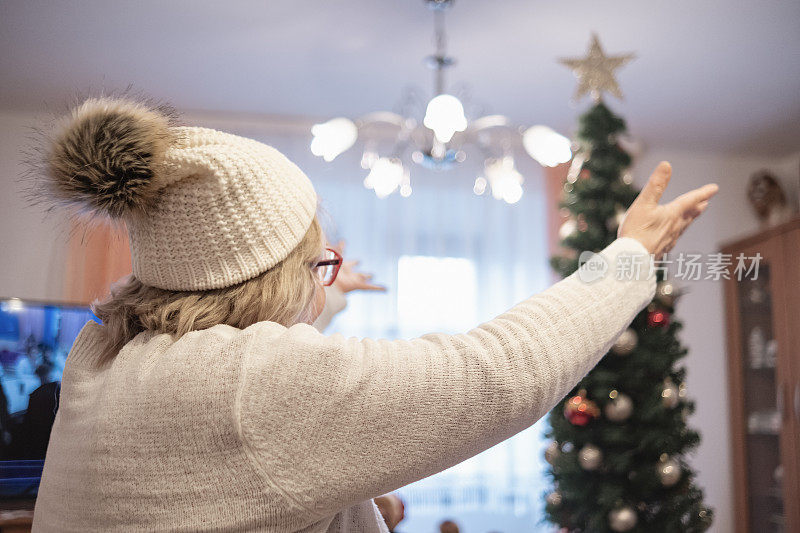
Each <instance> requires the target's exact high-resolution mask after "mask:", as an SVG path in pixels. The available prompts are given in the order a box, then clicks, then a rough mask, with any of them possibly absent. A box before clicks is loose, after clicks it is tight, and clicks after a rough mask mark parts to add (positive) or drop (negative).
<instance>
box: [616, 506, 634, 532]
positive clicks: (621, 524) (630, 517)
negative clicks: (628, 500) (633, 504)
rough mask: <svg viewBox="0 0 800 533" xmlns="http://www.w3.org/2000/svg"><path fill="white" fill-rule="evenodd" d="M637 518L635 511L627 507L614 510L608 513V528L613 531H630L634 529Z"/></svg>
mask: <svg viewBox="0 0 800 533" xmlns="http://www.w3.org/2000/svg"><path fill="white" fill-rule="evenodd" d="M638 521H639V517H637V516H636V511H634V510H633V509H631V508H630V507H628V506H625V507H620V508H618V509H614V510H613V511H611V512H610V513H608V526H609V527H610V528H611V529H613V530H614V531H630V530H631V529H633V528H634V527H636V522H638Z"/></svg>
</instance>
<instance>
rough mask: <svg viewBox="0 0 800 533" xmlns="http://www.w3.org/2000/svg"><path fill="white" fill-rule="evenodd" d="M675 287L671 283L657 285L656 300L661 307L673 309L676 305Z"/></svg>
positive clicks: (665, 282) (664, 282)
mask: <svg viewBox="0 0 800 533" xmlns="http://www.w3.org/2000/svg"><path fill="white" fill-rule="evenodd" d="M675 296H677V294H676V292H675V285H673V284H672V283H671V282H669V281H662V282H659V284H658V285H656V300H658V303H660V304H661V305H666V306H667V307H672V306H673V305H674V304H675Z"/></svg>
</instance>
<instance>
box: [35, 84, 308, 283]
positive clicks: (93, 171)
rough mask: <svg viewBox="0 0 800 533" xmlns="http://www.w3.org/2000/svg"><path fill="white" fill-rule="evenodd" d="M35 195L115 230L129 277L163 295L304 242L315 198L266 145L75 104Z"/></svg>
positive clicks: (265, 265)
mask: <svg viewBox="0 0 800 533" xmlns="http://www.w3.org/2000/svg"><path fill="white" fill-rule="evenodd" d="M46 170H47V172H46V176H47V179H46V180H45V182H44V185H45V189H46V193H47V194H48V195H49V197H51V198H55V199H57V200H59V201H61V202H66V203H68V204H71V205H75V206H77V207H78V208H79V209H81V210H82V211H88V212H90V213H92V214H100V215H106V216H110V217H112V218H116V219H121V220H123V221H124V222H125V224H126V226H127V228H128V232H129V234H130V246H131V255H132V257H133V274H134V275H135V276H136V277H137V278H138V279H139V280H140V281H142V283H145V284H146V285H150V286H153V287H158V288H161V289H168V290H176V291H177V290H206V289H216V288H221V287H227V286H230V285H235V284H237V283H240V282H242V281H245V280H247V279H250V278H253V277H254V276H257V275H258V274H261V273H262V272H265V271H266V270H268V269H270V268H271V267H272V266H274V265H275V264H277V263H279V262H280V261H281V260H283V259H284V258H285V257H286V256H287V255H288V254H289V252H291V250H292V249H294V247H295V246H297V244H298V243H299V242H300V240H301V239H302V238H303V236H304V235H305V233H306V231H307V230H308V228H309V226H310V225H311V221H312V219H313V218H314V215H315V212H316V207H317V197H316V194H315V192H314V188H313V187H312V185H311V182H310V181H309V179H308V177H306V175H305V174H303V172H302V171H301V170H300V169H299V168H297V166H296V165H294V164H293V163H292V162H291V161H289V160H288V159H287V158H286V157H285V156H283V154H281V153H280V152H278V151H277V150H275V149H274V148H272V147H270V146H267V145H265V144H262V143H259V142H257V141H254V140H251V139H245V138H243V137H238V136H236V135H231V134H228V133H223V132H220V131H216V130H212V129H207V128H194V127H178V126H176V125H175V120H174V115H173V114H171V113H170V112H169V110H168V109H165V108H164V107H153V106H150V105H147V104H145V103H139V102H135V101H132V100H127V99H113V98H96V99H89V100H86V101H85V102H84V103H83V104H82V105H80V106H78V107H76V108H75V109H73V110H72V113H71V115H70V116H69V117H67V118H66V119H65V120H64V123H63V124H62V126H61V127H60V128H59V130H58V133H57V134H56V136H55V137H54V138H53V140H52V141H51V143H50V145H49V147H48V150H47V161H46Z"/></svg>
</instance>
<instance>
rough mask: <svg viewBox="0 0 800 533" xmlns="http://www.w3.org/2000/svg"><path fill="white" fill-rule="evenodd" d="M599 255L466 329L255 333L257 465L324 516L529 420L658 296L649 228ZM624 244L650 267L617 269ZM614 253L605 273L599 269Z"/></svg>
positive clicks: (252, 436)
mask: <svg viewBox="0 0 800 533" xmlns="http://www.w3.org/2000/svg"><path fill="white" fill-rule="evenodd" d="M600 255H601V256H602V257H603V258H604V261H603V260H601V261H600V262H599V263H598V262H597V261H593V262H592V263H593V264H592V265H590V266H586V265H584V267H582V268H581V269H580V270H579V271H578V272H576V273H575V274H573V275H572V276H570V277H568V278H566V279H564V280H562V281H560V282H559V283H557V284H555V285H554V286H552V287H551V288H549V289H548V290H546V291H544V292H543V293H541V294H539V295H536V296H533V297H531V298H529V299H527V300H525V301H523V302H521V303H519V304H517V305H516V306H514V307H513V308H511V309H510V310H509V311H507V312H505V313H503V314H502V315H500V316H498V317H497V318H495V319H493V320H490V321H489V322H486V323H484V324H481V325H480V326H478V327H477V328H475V329H473V330H471V331H469V332H468V333H466V334H460V335H445V334H430V335H425V336H423V337H420V338H417V339H413V340H395V341H388V340H371V339H363V340H358V339H355V338H349V339H346V338H344V337H342V336H341V335H333V336H330V337H326V336H324V335H322V334H320V333H319V332H318V331H317V330H315V329H313V328H312V327H310V326H307V325H296V326H292V327H291V328H288V329H283V330H281V331H280V332H275V331H273V330H269V331H270V332H271V333H268V332H266V331H265V332H264V333H255V334H254V335H253V341H252V343H251V345H250V348H249V350H248V353H247V355H246V360H245V363H244V365H245V368H244V371H243V378H242V382H241V384H240V388H241V390H240V395H239V396H240V402H239V405H238V408H239V416H240V423H241V428H242V439H243V441H244V442H245V445H246V446H247V447H248V449H249V452H250V454H251V457H252V458H253V460H254V463H255V464H256V466H257V468H259V469H260V470H261V472H262V474H263V475H264V476H265V477H266V479H267V480H268V481H269V482H270V483H271V484H272V486H273V487H274V488H276V489H277V490H279V491H281V492H282V493H283V495H284V496H285V497H286V498H288V499H289V500H291V501H292V502H293V503H294V504H296V505H298V506H300V508H301V509H304V510H305V511H306V512H308V513H311V514H312V515H318V516H324V515H325V514H326V513H333V512H336V511H337V510H339V509H342V508H344V507H346V506H348V505H351V504H353V503H355V502H358V501H362V500H365V499H368V498H371V497H374V496H377V495H379V494H384V493H386V492H390V491H392V490H395V489H397V488H399V487H402V486H404V485H407V484H409V483H411V482H414V481H416V480H419V479H422V478H424V477H427V476H430V475H432V474H435V473H437V472H440V471H442V470H445V469H447V468H449V467H451V466H453V465H455V464H457V463H460V462H461V461H464V460H465V459H468V458H469V457H472V456H474V455H476V454H478V453H480V452H482V451H484V450H486V449H488V448H490V447H492V446H494V445H495V444H497V443H499V442H501V441H503V440H505V439H507V438H509V437H511V436H512V435H515V434H516V433H518V432H519V431H521V430H523V429H525V428H527V427H529V426H531V425H532V424H533V423H534V422H536V420H538V419H539V418H540V417H542V416H543V415H544V414H545V413H547V412H548V411H549V410H550V409H551V408H552V407H553V406H554V405H555V404H556V403H557V402H558V401H559V400H560V399H561V398H563V396H564V395H565V394H566V393H567V392H569V390H570V389H572V388H573V387H574V386H575V384H576V383H577V382H578V381H579V380H580V379H581V378H582V377H583V376H584V375H585V374H586V373H587V372H588V371H589V370H590V369H591V368H592V367H593V366H594V365H595V364H597V362H598V361H599V359H600V358H601V357H602V356H603V355H604V354H605V353H606V352H607V351H608V349H609V348H610V346H611V344H612V343H613V342H614V340H616V338H617V337H618V336H619V334H620V333H621V332H622V331H623V330H624V329H625V328H626V327H627V326H628V325H629V324H630V322H631V321H632V320H633V318H634V317H635V316H636V314H637V313H638V312H639V311H640V310H641V309H642V308H643V307H644V306H645V305H647V303H649V301H650V300H651V299H652V297H653V294H654V291H655V280H654V278H653V277H652V275H651V274H652V263H651V260H650V258H649V255H647V252H646V250H645V248H644V247H643V246H642V245H641V244H640V243H639V242H638V241H635V240H633V239H630V238H626V239H618V240H617V241H615V242H614V243H612V244H611V245H610V246H609V247H607V248H606V249H605V250H604V251H603V252H601V254H600ZM623 256H627V257H634V258H635V257H638V259H639V260H642V262H641V264H642V275H641V276H639V277H638V279H627V278H626V277H625V276H623V277H620V276H618V275H617V263H618V261H620V260H621V258H622V257H623ZM603 262H605V266H606V268H607V271H606V275H605V276H603V277H600V279H596V280H594V281H592V282H589V281H587V280H588V279H589V278H591V277H594V276H593V274H594V273H596V272H598V268H600V271H602V263H603ZM620 262H621V261H620ZM598 264H599V265H600V267H598Z"/></svg>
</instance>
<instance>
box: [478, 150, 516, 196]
mask: <svg viewBox="0 0 800 533" xmlns="http://www.w3.org/2000/svg"><path fill="white" fill-rule="evenodd" d="M484 170H485V174H486V179H487V180H488V181H489V186H490V187H491V188H492V196H493V197H494V198H495V199H497V200H504V201H506V202H507V203H509V204H515V203H517V202H519V200H520V198H522V174H520V173H519V172H518V171H517V169H516V168H514V159H513V158H511V157H504V158H502V159H491V160H487V161H486V163H485V169H484Z"/></svg>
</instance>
